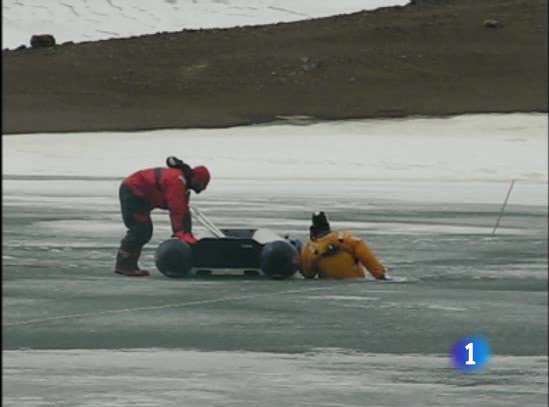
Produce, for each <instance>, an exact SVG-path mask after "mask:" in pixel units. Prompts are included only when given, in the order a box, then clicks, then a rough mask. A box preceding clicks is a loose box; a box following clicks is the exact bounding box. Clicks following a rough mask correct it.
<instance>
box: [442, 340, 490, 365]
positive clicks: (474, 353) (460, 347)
mask: <svg viewBox="0 0 549 407" xmlns="http://www.w3.org/2000/svg"><path fill="white" fill-rule="evenodd" d="M490 353H491V351H490V345H488V341H486V339H484V338H483V337H482V336H467V337H465V338H463V339H461V340H459V341H457V342H456V343H454V346H452V353H451V357H452V362H453V364H454V367H455V368H456V369H458V370H460V371H462V372H464V373H472V372H478V371H480V370H482V368H483V367H485V366H486V363H488V360H489V359H490Z"/></svg>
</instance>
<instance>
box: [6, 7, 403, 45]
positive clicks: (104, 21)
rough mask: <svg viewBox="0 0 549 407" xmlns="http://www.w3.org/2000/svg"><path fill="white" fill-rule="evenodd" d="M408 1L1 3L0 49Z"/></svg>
mask: <svg viewBox="0 0 549 407" xmlns="http://www.w3.org/2000/svg"><path fill="white" fill-rule="evenodd" d="M406 3H407V1H405V0H339V1H337V2H336V1H311V0H256V1H253V0H223V1H219V0H201V1H196V0H165V1H160V0H157V1H150V0H101V1H99V0H97V1H95V0H94V1H92V0H65V1H60V0H54V1H49V0H5V1H3V2H2V47H9V48H13V47H16V46H19V45H21V44H27V45H28V42H29V40H30V37H31V35H33V34H45V33H48V34H53V35H54V36H55V38H56V39H57V40H58V42H65V41H74V42H80V41H91V40H99V39H106V38H113V37H127V36H131V35H140V34H148V33H155V32H159V31H179V30H182V29H184V28H186V29H189V28H214V27H219V28H221V27H232V26H238V25H255V24H269V23H277V22H288V21H295V20H303V19H308V18H314V17H325V16H329V15H335V14H341V13H351V12H355V11H360V10H363V9H373V8H377V7H383V6H391V5H403V4H406Z"/></svg>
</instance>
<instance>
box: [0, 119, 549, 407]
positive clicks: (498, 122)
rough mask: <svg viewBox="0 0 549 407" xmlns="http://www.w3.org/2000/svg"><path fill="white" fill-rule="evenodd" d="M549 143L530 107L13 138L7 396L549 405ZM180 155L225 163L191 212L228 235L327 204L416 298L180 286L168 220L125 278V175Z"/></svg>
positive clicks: (216, 284) (305, 220)
mask: <svg viewBox="0 0 549 407" xmlns="http://www.w3.org/2000/svg"><path fill="white" fill-rule="evenodd" d="M546 132H547V116H546V115H540V114H532V115H525V114H513V115H474V116H460V117H454V118H448V119H425V118H414V119H405V120H364V121H350V122H337V123H319V124H315V125H311V126H299V127H297V126H289V125H263V126H251V127H237V128H231V129H212V130H193V129H189V130H166V131H156V132H140V133H94V134H91V133H87V134H86V133H81V134H75V133H73V134H51V135H50V134H36V135H17V136H4V137H3V143H4V146H3V147H4V149H3V170H4V176H3V181H2V182H3V213H2V220H3V241H2V245H3V258H2V266H3V287H2V289H3V304H2V305H3V315H4V318H3V321H2V322H3V347H4V354H3V356H4V359H3V381H4V383H5V384H6V386H4V394H3V397H4V398H3V404H4V405H5V406H56V407H57V406H71V407H72V406H97V405H101V406H119V407H120V406H180V405H182V400H184V405H186V406H227V405H228V406H256V405H276V406H330V407H334V406H357V407H358V406H364V405H377V406H395V405H407V406H425V405H441V406H447V405H454V406H469V405H482V406H515V405H528V406H538V405H546V386H547V356H546V355H547V319H546V312H547V247H548V246H547V184H546V182H547V136H546ZM170 154H177V155H180V156H181V157H182V158H184V159H186V160H188V161H189V162H190V163H191V164H193V165H194V164H199V163H204V164H207V165H209V166H210V167H211V168H212V173H213V174H214V177H213V181H212V183H211V186H210V187H209V188H208V190H207V191H206V192H205V193H203V194H200V195H194V194H193V196H192V203H193V205H196V206H197V207H199V208H200V210H201V211H202V212H203V213H204V214H206V215H207V216H208V218H209V219H211V220H212V221H213V222H214V223H216V224H217V225H218V226H220V227H250V228H268V229H271V230H273V231H274V232H276V233H278V234H285V233H288V232H290V234H291V237H297V238H300V239H305V238H306V236H307V233H308V226H309V223H310V216H311V212H312V211H314V210H325V211H327V213H328V216H329V218H330V220H331V223H332V226H333V227H334V228H335V229H349V230H351V231H352V232H353V233H354V234H356V235H357V236H360V237H363V238H365V239H366V240H367V242H368V244H369V245H370V247H371V248H372V249H373V250H374V251H375V253H376V254H377V255H378V256H379V257H380V259H382V261H383V262H384V264H386V265H388V266H389V268H390V272H391V275H393V276H394V277H396V278H397V284H394V283H384V282H377V281H372V280H371V279H367V280H364V281H319V280H305V279H302V278H298V277H296V278H293V279H290V280H287V281H268V280H264V279H253V278H252V279H249V278H242V277H240V276H237V277H236V278H233V277H231V278H226V276H219V277H220V278H216V277H215V276H214V277H211V278H204V279H200V278H198V279H184V280H170V279H167V278H165V277H164V276H162V275H161V274H160V273H159V272H158V271H157V270H156V269H155V267H154V251H155V248H156V247H157V245H158V244H159V243H160V242H161V241H163V240H164V239H166V238H167V237H169V236H170V234H171V228H170V224H169V220H168V216H167V214H166V213H165V212H164V211H154V212H153V223H154V235H153V240H152V241H151V242H150V243H149V244H148V245H147V246H146V247H145V248H144V251H143V255H142V258H141V262H140V264H141V266H142V267H145V268H148V269H149V270H151V271H152V275H151V277H150V278H147V279H127V278H122V277H120V276H116V275H114V273H112V268H113V263H114V255H115V253H116V248H117V247H118V244H119V241H120V238H121V237H122V236H123V234H124V229H125V228H124V226H123V224H122V222H121V218H120V211H119V207H118V201H117V191H118V185H119V183H120V180H121V179H122V178H123V177H124V176H126V175H127V174H129V173H131V172H132V171H135V170H137V169H139V168H142V167H145V166H161V165H163V164H164V160H165V158H166V156H167V155H170ZM422 165H424V166H423V167H422ZM511 179H517V182H516V183H515V186H514V189H513V192H512V194H511V198H510V200H509V205H508V206H507V208H506V211H505V216H504V217H503V218H502V220H501V224H500V227H499V229H498V233H497V234H496V235H492V234H491V231H492V228H493V226H494V223H495V221H496V218H497V216H498V214H499V210H500V207H501V203H502V201H503V199H504V197H505V194H506V192H507V189H508V188H509V185H510V180H511ZM195 224H196V222H195ZM195 231H196V233H197V234H198V235H202V233H205V230H204V229H203V228H200V227H199V226H198V225H196V229H195ZM473 333H480V334H482V335H484V336H485V337H487V338H488V340H489V343H490V345H491V346H492V348H493V352H494V354H495V357H494V358H493V359H492V361H491V362H490V363H489V365H488V368H487V369H486V371H485V372H483V373H481V374H478V375H477V374H476V375H461V374H458V373H456V372H455V371H454V370H453V369H451V368H450V367H449V358H448V356H447V354H446V353H447V352H448V350H449V349H450V348H451V346H452V343H454V342H455V341H456V340H458V339H459V338H461V337H463V336H465V335H469V334H473ZM38 349H42V350H41V351H39V350H38Z"/></svg>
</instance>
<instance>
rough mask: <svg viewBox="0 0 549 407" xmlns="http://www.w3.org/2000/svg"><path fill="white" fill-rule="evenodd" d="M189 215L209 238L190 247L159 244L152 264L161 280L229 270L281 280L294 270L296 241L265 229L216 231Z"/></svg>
mask: <svg viewBox="0 0 549 407" xmlns="http://www.w3.org/2000/svg"><path fill="white" fill-rule="evenodd" d="M191 213H192V215H193V218H195V219H197V220H198V221H199V222H200V223H202V225H204V226H205V227H206V228H207V229H208V230H209V231H210V232H211V233H212V235H213V237H205V238H202V239H200V240H199V241H198V243H196V244H194V245H189V244H187V243H185V242H183V241H181V240H179V239H169V240H166V241H164V242H162V243H161V244H160V245H159V246H158V248H157V250H156V255H155V262H156V267H157V268H158V270H159V271H160V272H161V273H162V274H164V275H165V276H167V277H171V278H184V277H192V276H196V275H202V274H215V273H219V272H223V271H227V270H232V271H241V272H242V273H245V274H249V273H256V274H260V275H264V276H266V277H269V278H273V279H284V278H289V277H291V276H293V275H294V274H295V273H296V271H297V270H298V268H299V251H300V248H301V242H299V241H298V240H290V239H287V238H284V237H281V236H279V235H278V234H276V233H274V232H272V231H270V230H268V229H219V228H218V227H217V226H215V225H214V224H213V223H212V222H211V221H210V220H209V219H208V218H207V217H206V216H205V215H204V214H203V213H201V212H199V211H198V210H197V209H196V208H191Z"/></svg>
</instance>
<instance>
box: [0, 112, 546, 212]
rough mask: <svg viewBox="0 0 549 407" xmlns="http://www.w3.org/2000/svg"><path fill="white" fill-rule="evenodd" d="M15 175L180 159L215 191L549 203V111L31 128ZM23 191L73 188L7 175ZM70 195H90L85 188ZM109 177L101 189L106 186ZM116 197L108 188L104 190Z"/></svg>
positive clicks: (125, 168) (11, 153) (12, 158)
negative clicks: (214, 125)
mask: <svg viewBox="0 0 549 407" xmlns="http://www.w3.org/2000/svg"><path fill="white" fill-rule="evenodd" d="M3 143H4V149H3V156H2V159H3V166H4V174H5V175H8V176H38V177H40V176H47V177H51V176H61V177H67V176H70V177H112V178H115V179H116V178H120V179H122V178H123V177H125V176H127V175H129V174H130V173H132V172H134V171H136V170H138V169H140V168H146V167H155V166H162V165H164V160H165V158H166V157H167V156H169V155H176V156H179V157H180V158H182V159H183V160H186V161H188V162H189V163H190V164H191V165H198V164H206V165H207V166H208V167H209V168H210V170H211V172H212V175H213V181H212V184H211V186H210V188H209V191H208V193H209V194H212V193H214V194H217V193H219V194H221V195H222V194H224V193H226V192H230V193H235V194H238V193H247V192H252V193H263V194H266V195H270V194H273V195H274V194H279V195H280V194H281V195H292V194H293V193H294V192H295V191H296V190H299V191H300V192H302V193H306V194H309V195H311V194H312V195H330V196H337V195H338V194H344V195H345V196H349V197H350V196H357V195H358V196H360V195H361V194H363V191H364V189H365V188H366V189H367V190H368V191H369V193H370V194H372V195H376V191H378V193H377V196H378V198H387V199H397V200H398V199H402V200H408V201H417V202H460V203H498V202H502V201H503V199H504V198H505V195H506V192H507V190H508V188H509V185H510V182H511V180H516V183H515V185H514V188H513V191H512V194H511V196H510V200H509V203H510V204H525V205H539V206H547V180H548V173H547V171H548V169H547V115H546V114H479V115H464V116H456V117H450V118H421V117H420V118H409V119H398V120H394V119H391V120H353V121H336V122H321V123H317V124H313V125H308V126H295V125H289V124H270V125H256V126H244V127H233V128H225V129H186V130H157V131H142V132H128V133H123V132H118V133H113V132H101V133H79V134H74V133H73V134H31V135H17V136H5V137H4V138H3ZM4 184H5V185H6V186H7V187H8V188H9V189H10V191H12V192H13V193H15V192H16V191H17V189H18V188H24V191H23V190H22V191H21V192H22V193H28V192H30V191H29V188H36V190H35V191H34V192H35V193H38V192H39V190H40V189H43V188H44V187H47V188H48V193H50V194H51V193H52V192H54V190H55V188H56V185H59V188H62V190H61V191H60V192H61V193H64V192H65V191H64V189H63V188H64V187H63V183H42V182H39V181H37V183H36V184H32V183H29V182H26V183H24V186H23V185H21V186H19V187H18V182H17V181H12V180H11V179H8V180H4ZM75 184H76V185H74V187H71V191H73V192H75V191H78V189H82V190H89V188H90V184H89V183H75ZM100 185H104V184H100V183H98V185H97V186H98V187H99V188H101V187H100ZM102 192H106V191H102Z"/></svg>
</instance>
